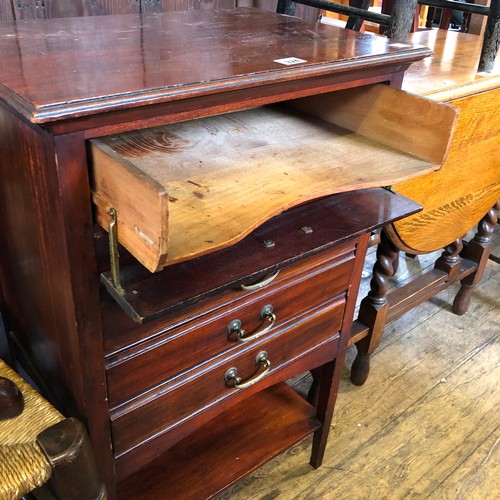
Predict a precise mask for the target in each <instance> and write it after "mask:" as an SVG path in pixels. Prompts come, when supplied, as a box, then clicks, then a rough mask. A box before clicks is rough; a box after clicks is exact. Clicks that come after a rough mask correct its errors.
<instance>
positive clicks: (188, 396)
mask: <svg viewBox="0 0 500 500" xmlns="http://www.w3.org/2000/svg"><path fill="white" fill-rule="evenodd" d="M344 308H345V300H344V299H343V298H342V299H339V300H338V301H336V302H334V303H332V304H330V305H329V306H328V307H320V308H319V309H316V310H314V311H308V312H307V313H306V314H304V315H302V316H300V317H297V318H296V321H295V322H294V324H293V325H291V327H290V329H288V330H286V331H282V332H280V333H277V334H275V335H273V336H272V337H270V338H268V339H267V340H265V341H264V342H261V343H259V345H256V346H254V347H252V348H250V349H245V350H244V351H243V352H233V353H231V355H229V356H228V355H226V354H221V355H219V356H217V357H215V358H213V359H211V360H209V361H207V362H206V363H204V364H202V365H200V366H198V367H196V368H195V369H193V370H189V371H186V372H184V373H182V374H180V375H179V376H178V377H176V378H175V379H172V380H170V381H169V382H167V383H165V384H163V385H162V386H159V387H157V388H155V390H153V391H150V392H149V393H146V394H144V395H142V397H141V398H140V399H138V400H136V401H132V402H130V403H129V404H127V405H124V406H122V407H119V408H117V409H116V410H114V411H112V412H111V419H112V432H113V443H114V450H115V455H117V456H120V455H122V454H124V453H126V452H127V450H129V449H132V448H134V447H136V446H137V445H140V444H142V445H144V446H146V444H145V442H147V441H149V440H151V438H153V437H157V436H159V435H161V434H163V433H165V432H168V431H169V430H171V429H173V428H175V427H176V425H178V424H179V423H181V422H183V421H184V420H185V419H186V418H189V416H190V415H192V414H193V413H196V412H199V411H200V409H204V410H206V409H209V408H210V407H213V406H215V405H216V404H218V403H220V402H221V401H223V400H228V399H231V398H233V397H241V396H242V394H243V392H244V390H245V389H237V388H235V387H234V381H231V380H229V381H226V380H225V374H226V373H227V371H228V370H229V369H231V368H233V367H236V368H237V371H238V376H239V377H241V379H242V383H245V382H247V381H248V380H251V379H255V378H256V377H262V378H261V379H260V380H259V381H258V382H256V383H255V385H254V386H253V387H254V389H256V390H258V389H259V388H264V387H266V386H267V385H269V383H276V382H277V381H278V380H279V378H276V376H277V375H278V377H279V372H280V370H282V369H283V368H285V367H287V366H288V365H290V364H292V363H294V362H296V361H297V360H298V359H299V358H300V357H301V356H303V355H305V354H308V353H310V352H311V351H313V350H314V349H320V348H321V344H323V343H325V342H326V341H328V340H332V341H334V342H335V348H336V344H337V343H338V338H339V334H338V331H339V330H340V327H341V324H342V318H343V314H344ZM330 351H331V348H330ZM262 352H266V353H267V359H268V360H269V361H270V367H269V369H268V370H267V371H266V367H265V366H264V365H263V364H261V365H257V363H256V358H257V356H258V355H259V354H260V353H262ZM331 357H332V353H331V352H330V353H329V359H331ZM311 368H313V367H311ZM264 372H266V373H264Z"/></svg>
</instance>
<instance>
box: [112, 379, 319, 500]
mask: <svg viewBox="0 0 500 500" xmlns="http://www.w3.org/2000/svg"><path fill="white" fill-rule="evenodd" d="M315 413H316V412H315V409H314V408H313V407H312V406H311V405H309V404H308V403H307V402H306V401H305V400H304V399H302V397H300V396H299V395H298V394H297V393H296V392H295V391H293V390H292V389H291V388H289V387H288V386H287V385H286V384H284V383H280V384H277V385H275V386H272V387H270V388H268V389H266V390H264V391H261V392H259V393H257V394H255V395H254V396H252V397H250V398H247V399H245V400H244V401H243V402H241V403H239V404H237V405H235V406H232V407H231V408H229V409H228V410H227V411H225V412H224V413H222V414H221V415H220V416H219V417H217V418H216V419H214V420H213V421H211V422H209V423H208V424H207V425H205V426H203V427H202V428H200V429H198V430H197V431H196V432H194V433H193V434H191V435H190V436H188V437H187V438H186V439H184V440H183V441H181V442H179V443H178V444H177V445H176V446H175V447H173V448H172V449H171V450H169V452H168V453H166V454H165V455H162V456H161V457H159V458H158V459H157V460H156V461H155V462H153V463H152V464H149V465H148V467H145V468H144V469H142V470H140V471H139V472H137V473H135V474H134V475H132V476H130V477H128V478H127V479H125V480H123V481H122V482H120V483H119V484H118V497H119V498H120V499H124V500H125V499H135V498H141V499H144V500H145V499H153V498H165V496H164V495H165V492H168V498H169V499H172V500H173V499H176V498H209V497H211V496H213V495H215V494H217V493H219V492H220V491H222V490H223V489H225V488H227V487H228V486H230V485H231V484H233V483H235V482H236V481H238V480H239V479H241V478H242V477H244V476H245V475H247V474H248V473H250V472H252V471H254V470H255V469H257V468H258V467H260V466H261V465H263V464H264V463H265V462H267V461H268V460H270V459H271V458H273V457H275V456H276V455H278V454H279V453H281V452H283V451H284V450H286V449H287V448H289V447H290V446H292V445H293V444H295V443H297V442H299V441H301V440H302V439H303V438H305V437H306V436H308V435H309V434H311V433H313V432H314V431H315V430H316V429H318V428H319V427H320V424H319V422H318V421H317V420H316V418H315Z"/></svg>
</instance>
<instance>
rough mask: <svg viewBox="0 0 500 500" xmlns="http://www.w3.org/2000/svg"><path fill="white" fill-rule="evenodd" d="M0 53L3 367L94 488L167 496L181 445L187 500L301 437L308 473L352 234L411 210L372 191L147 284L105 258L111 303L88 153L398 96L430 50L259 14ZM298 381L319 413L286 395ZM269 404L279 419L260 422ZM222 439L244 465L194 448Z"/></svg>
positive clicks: (347, 280) (350, 265) (129, 24)
mask: <svg viewBox="0 0 500 500" xmlns="http://www.w3.org/2000/svg"><path fill="white" fill-rule="evenodd" d="M0 39H1V40H2V45H1V47H2V49H1V51H0V62H1V63H2V64H1V66H0V67H1V68H2V70H1V72H0V83H1V85H0V97H1V99H2V104H1V107H0V132H1V133H0V151H1V154H2V158H4V159H5V160H6V161H3V162H2V164H1V167H0V219H1V222H2V232H3V237H4V239H3V244H2V245H1V247H0V263H1V265H0V273H1V275H0V278H1V279H0V283H1V284H2V289H1V292H2V293H1V296H2V309H3V313H4V317H5V320H6V324H7V327H8V330H9V332H10V339H11V342H12V345H13V348H14V350H15V352H16V354H17V356H18V357H19V358H21V359H23V363H24V365H25V366H26V368H27V369H28V371H29V372H30V373H31V374H32V375H33V377H34V378H35V379H36V381H37V382H38V384H39V386H40V387H42V388H43V389H44V391H46V393H47V394H49V397H50V400H51V401H52V402H54V403H56V404H57V406H58V408H59V409H60V410H61V411H63V412H64V413H65V414H68V415H73V416H76V417H80V419H81V420H82V421H83V422H84V423H85V424H86V426H87V428H88V429H89V434H90V439H91V443H92V446H93V448H94V450H95V456H96V460H97V465H98V469H99V472H100V474H101V475H102V476H103V477H104V478H105V480H106V484H107V486H108V487H109V488H108V490H109V494H110V495H111V496H114V494H115V487H116V485H117V483H120V482H121V485H120V484H118V488H119V491H121V494H122V495H123V496H126V495H127V494H133V492H134V491H137V490H135V489H134V488H139V489H140V492H141V494H145V488H146V487H147V486H148V485H149V486H151V487H152V488H160V489H161V491H162V492H164V491H165V489H164V488H165V483H166V482H168V480H169V479H172V480H173V478H172V477H168V476H165V475H162V474H157V473H156V472H154V471H158V470H159V469H158V468H157V467H159V468H160V469H162V468H163V467H164V466H165V463H169V462H171V459H172V457H174V456H175V457H177V455H176V454H177V451H176V450H177V449H178V447H179V446H180V447H181V448H182V449H183V450H185V451H186V452H187V455H188V456H190V457H191V459H193V460H194V459H195V458H196V457H198V460H195V461H193V462H192V464H193V465H194V468H195V469H196V470H197V471H198V472H199V473H200V474H201V478H200V480H199V481H198V482H196V481H194V479H193V478H192V477H190V478H187V481H188V484H187V486H186V485H184V486H182V488H184V492H185V490H186V488H190V489H193V490H194V489H195V488H196V486H195V485H196V484H202V485H203V484H205V485H206V487H207V488H208V489H209V490H211V491H212V492H213V491H216V490H217V489H220V488H221V487H223V486H224V484H227V483H228V482H231V481H234V480H236V479H238V478H239V477H241V476H242V475H243V474H245V473H247V472H248V471H250V470H252V469H253V468H254V467H256V466H258V465H259V464H261V463H262V462H263V461H265V460H267V459H268V458H270V457H272V456H274V455H275V454H276V453H278V452H280V451H281V450H283V449H284V448H286V447H287V446H289V445H290V444H291V443H293V442H295V441H297V440H299V439H301V438H302V437H303V436H305V435H307V434H310V433H312V432H313V433H314V436H315V437H314V444H313V451H312V459H311V460H312V463H313V465H315V466H317V465H319V464H320V463H321V458H322V453H323V451H324V447H325V444H326V439H327V435H328V429H329V422H330V419H331V416H332V412H333V405H334V401H335V397H336V392H337V389H336V387H337V384H338V378H339V376H340V371H341V369H342V362H343V356H344V354H345V348H346V344H347V337H348V336H349V331H350V325H351V320H352V315H353V308H354V300H355V296H356V291H357V288H358V284H359V279H360V273H361V269H362V263H363V257H364V252H365V250H366V245H367V239H368V233H369V232H370V231H371V230H373V229H374V228H375V227H377V226H379V225H381V224H387V223H388V222H389V221H391V220H394V219H397V218H399V217H401V216H403V215H405V214H408V213H410V212H414V211H415V210H416V209H417V207H416V205H415V204H414V203H411V202H409V201H408V200H406V199H405V198H402V197H400V196H399V195H395V194H394V193H391V192H390V191H388V190H384V189H375V190H369V191H362V192H356V193H352V194H349V193H343V194H338V195H335V196H332V197H327V198H322V199H320V200H318V201H316V202H313V203H309V204H306V205H302V206H298V207H295V208H294V209H293V213H292V212H291V211H290V212H285V213H284V214H282V215H279V216H277V217H276V218H273V219H271V220H269V221H268V222H267V223H266V224H265V225H264V226H262V227H261V228H259V230H260V231H261V232H259V230H256V231H254V232H253V233H251V235H249V236H248V237H246V238H244V239H243V240H242V241H240V242H239V243H237V244H235V245H232V246H230V247H228V248H226V249H222V250H220V251H218V252H211V253H209V254H207V255H206V256H202V257H199V258H197V259H190V260H187V261H185V262H180V263H178V264H176V265H172V266H167V267H166V268H165V270H163V271H161V272H158V273H154V274H152V273H150V272H149V271H147V270H146V269H145V268H144V267H143V266H142V265H141V264H139V262H138V261H137V260H136V259H135V258H134V257H133V256H131V255H125V254H126V252H125V251H124V250H123V249H120V253H122V258H121V259H120V260H119V264H120V272H119V273H118V274H117V275H118V276H119V277H120V279H121V287H123V292H121V291H120V289H119V288H118V287H117V286H116V285H117V283H116V282H115V281H114V279H113V280H112V281H110V279H109V275H110V272H111V267H112V266H111V262H110V255H109V251H108V248H109V246H108V238H107V236H106V235H105V233H103V231H102V229H101V228H99V227H98V225H97V221H96V218H95V216H94V207H93V205H92V194H91V184H92V182H93V171H92V168H93V165H92V162H91V159H90V149H91V141H92V140H96V141H97V140H104V139H103V138H104V137H105V136H109V135H117V134H126V133H131V132H136V131H141V130H143V129H148V128H151V127H163V126H165V125H167V124H175V123H177V122H181V121H187V120H192V119H201V118H205V117H209V116H216V115H220V114H223V113H228V112H236V111H240V110H244V109H250V108H252V109H255V108H257V107H261V106H266V105H270V104H273V103H276V102H278V101H279V102H283V101H290V100H292V99H299V98H306V97H309V96H314V95H318V94H322V96H323V97H324V98H325V102H327V101H328V98H329V96H330V97H331V95H332V93H334V92H337V91H341V90H344V89H346V88H349V89H353V88H355V87H361V86H366V85H372V84H375V83H381V82H385V83H389V84H390V85H392V86H393V87H396V88H397V87H399V86H400V84H401V81H402V77H403V73H404V71H405V70H406V69H407V68H408V66H409V65H410V64H411V63H412V62H414V61H417V60H420V59H422V58H423V57H425V56H427V55H428V54H429V53H430V52H429V50H428V49H426V48H425V47H422V46H420V47H413V46H411V45H408V44H393V43H392V42H391V41H389V40H388V39H385V38H378V37H373V36H369V35H363V34H360V33H355V32H352V31H347V30H341V29H337V28H333V27H330V26H324V25H321V24H317V23H315V24H313V23H306V22H303V21H301V20H298V19H296V18H292V17H289V16H281V15H278V14H274V13H266V12H262V11H259V10H256V9H237V10H235V11H224V10H210V11H200V10H198V11H190V12H179V13H168V14H165V15H161V14H155V15H146V14H144V15H136V14H130V15H122V16H95V17H83V18H64V19H57V20H50V19H49V20H40V21H31V22H21V23H14V22H7V23H2V24H0ZM263 47H266V50H265V51H264V52H263V49H262V48H263ZM400 98H401V99H405V97H404V95H402V96H401V97H400ZM398 99H399V97H397V96H396V97H395V98H394V99H391V100H390V106H391V109H390V111H391V113H392V112H393V109H394V108H397V107H398V106H397V105H396V104H397V102H398ZM432 107H434V105H433V106H432ZM365 111H366V113H367V114H369V113H368V110H365ZM354 116H358V117H359V116H360V114H359V113H358V114H356V115H354ZM331 128H332V129H334V128H335V127H334V126H333V125H331ZM403 128H404V124H401V129H403ZM353 130H354V129H353ZM261 139H262V140H263V141H265V140H266V137H264V136H263V137H262V138H261ZM341 139H342V138H341ZM96 141H94V143H95V142H96ZM162 144H163V143H162V142H161V141H160V143H159V144H158V146H159V147H160V148H161V146H162ZM164 149H166V152H167V153H168V151H169V148H168V147H167V148H164ZM275 152H276V151H275ZM143 153H144V151H143V149H141V148H137V149H136V155H138V156H140V155H142V154H143ZM247 155H248V156H250V155H249V154H248V151H245V150H244V151H242V154H241V160H242V161H243V160H244V159H245V160H246V159H247ZM199 160H200V161H205V160H207V158H206V154H205V153H203V149H200V157H199ZM424 163H425V162H424ZM428 166H429V165H428V164H426V168H428ZM308 167H309V166H308V165H307V164H305V165H304V170H307V169H308ZM200 168H202V167H200ZM228 168H231V166H229V167H228ZM181 173H182V171H181ZM190 180H191V179H190V178H187V179H186V183H187V184H189V185H190V186H191V190H192V191H193V192H197V193H198V194H199V195H201V196H204V191H203V184H202V182H200V179H196V180H194V181H193V182H189V181H190ZM265 187H266V178H265V176H264V177H263V179H262V186H260V188H259V190H265ZM354 187H357V186H354ZM242 190H245V186H242ZM205 191H206V190H205ZM275 194H279V193H276V192H270V193H269V196H270V197H273V196H274V195H275ZM253 196H254V193H252V192H250V191H249V192H248V198H249V199H251V198H252V197H253ZM131 203H132V204H134V206H137V207H138V206H139V205H140V203H138V202H137V203H136V202H135V200H134V199H132V200H131ZM169 203H170V204H175V203H176V200H175V198H174V197H172V198H171V199H169ZM297 214H302V215H301V216H300V217H302V219H301V220H302V221H303V222H301V224H300V225H299V227H297V221H298V220H299V219H300V217H299V215H297ZM145 216H147V214H146V215H145ZM117 217H118V220H120V213H119V212H118V214H117ZM200 223H201V224H202V223H203V221H202V220H200ZM112 232H113V231H112ZM252 236H253V237H252ZM118 239H119V234H118ZM206 239H207V240H210V239H211V234H209V233H208V232H207V235H206ZM113 254H114V256H115V257H116V253H115V252H114V251H113ZM112 262H113V263H114V264H115V263H117V260H114V259H113V261H112ZM278 270H279V271H280V274H279V275H278V276H277V277H276V278H275V279H274V281H270V280H269V279H266V280H265V281H264V283H262V282H260V280H261V279H262V278H263V277H264V276H267V275H268V274H269V273H272V275H273V276H274V275H275V272H276V271H278ZM100 279H102V280H103V281H104V282H107V283H108V285H109V284H111V287H110V289H113V288H114V289H115V291H116V293H115V298H117V297H120V304H118V303H117V302H116V300H115V299H114V298H112V297H111V296H110V295H109V293H107V291H106V290H105V289H104V287H101V286H100V283H99V281H100ZM256 282H260V285H262V286H259V285H257V286H255V285H256ZM266 283H268V285H267V286H263V285H264V284H266ZM242 284H243V285H245V288H244V289H242V288H241V286H240V285H242ZM268 306H272V307H268ZM123 309H125V311H124V310H123ZM127 313H128V314H127ZM134 315H135V316H134ZM130 316H134V319H136V320H138V321H134V320H133V319H132V318H131V317H130ZM236 320H238V321H236ZM141 322H142V323H141ZM243 330H244V331H245V332H246V333H245V332H244V331H243ZM249 332H252V334H251V335H250V337H253V339H251V340H250V341H249V342H245V340H248V339H247V335H249ZM264 333H265V334H264ZM267 334H268V335H267ZM241 340H243V341H241ZM319 367H322V368H321V369H320V370H318V368H319ZM311 369H314V370H315V373H316V374H317V375H318V373H319V372H320V375H319V377H320V378H319V392H318V393H317V394H312V395H311V401H317V404H316V405H311V404H309V403H307V402H305V401H303V400H301V399H300V398H297V397H296V396H295V395H294V394H291V393H290V391H289V389H287V387H286V386H285V385H284V384H283V381H284V380H286V379H288V378H289V377H290V376H292V375H296V374H297V373H300V372H302V371H305V370H311ZM247 382H251V383H250V384H247ZM235 384H236V386H235ZM247 385H248V387H246V386H247ZM267 407H270V408H273V409H274V408H275V409H276V411H273V412H272V414H271V413H269V420H268V427H264V426H263V425H262V422H263V420H262V419H264V420H265V419H266V413H268V412H266V408H267ZM256 408H258V409H259V414H258V415H257V416H256V421H255V422H254V421H253V420H252V415H253V414H254V412H255V409H256ZM278 409H279V410H278ZM284 412H286V419H285V422H283V419H282V415H284V414H285V413H284ZM241 415H247V416H249V418H248V421H247V420H245V421H244V422H243V423H242V424H241V425H242V428H241V429H239V427H240V425H239V424H240V422H241V420H242V418H241ZM279 422H281V424H279ZM228 429H236V430H237V431H238V429H239V432H240V433H241V436H240V435H238V438H237V439H232V440H230V443H231V448H230V450H232V451H231V453H237V455H234V454H233V455H232V457H234V456H238V457H240V458H241V460H240V461H238V464H235V461H234V460H232V461H231V464H230V465H231V466H232V467H233V468H231V467H229V466H228V464H227V463H226V464H225V466H222V465H221V466H220V467H216V468H213V467H212V464H214V463H215V460H216V459H220V458H222V459H224V458H227V456H226V455H223V454H221V453H219V452H218V448H217V446H216V443H215V442H213V443H212V442H211V444H212V446H211V449H209V450H208V452H212V453H211V454H210V456H208V457H207V456H206V455H203V454H201V453H200V447H202V446H204V445H203V439H206V437H207V436H208V435H219V436H221V439H222V438H224V437H225V436H226V435H227V436H228V435H229V431H228ZM267 432H269V434H267ZM263 433H265V435H264V434H263ZM243 436H244V437H243ZM269 436H271V437H269ZM274 438H275V439H274ZM200 440H201V441H200ZM222 443H226V441H222ZM240 445H245V448H244V449H243V450H242V449H240V448H239V446H240ZM247 445H248V446H247ZM226 451H227V449H226ZM213 455H215V456H213ZM247 459H248V461H247ZM200 461H201V462H202V463H200ZM207 465H209V466H210V467H209V469H208V470H207V468H206V467H207ZM146 466H147V467H146ZM141 468H142V469H141ZM214 470H217V471H219V473H217V474H215V473H214ZM228 471H230V472H229V473H228ZM153 472H154V477H152V476H151V474H153ZM178 472H180V473H182V468H180V470H179V471H178ZM153 483H154V484H153ZM180 485H182V478H180V479H179V482H178V483H177V487H179V486H180ZM172 488H173V487H172ZM172 491H174V490H173V489H172ZM207 494H208V492H207Z"/></svg>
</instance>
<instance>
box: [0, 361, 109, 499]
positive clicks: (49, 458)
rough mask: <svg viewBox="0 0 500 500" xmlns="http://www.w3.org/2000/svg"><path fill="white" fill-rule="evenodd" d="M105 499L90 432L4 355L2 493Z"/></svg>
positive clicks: (0, 375) (0, 371) (0, 368)
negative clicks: (65, 414) (62, 411)
mask: <svg viewBox="0 0 500 500" xmlns="http://www.w3.org/2000/svg"><path fill="white" fill-rule="evenodd" d="M27 493H30V494H31V495H32V497H33V496H34V497H35V498H43V499H45V500H47V499H50V498H55V499H62V500H66V499H67V500H75V499H81V500H86V499H88V500H91V499H104V498H106V490H105V487H104V485H103V484H102V483H101V482H100V480H99V478H98V476H97V472H96V467H95V464H94V459H93V455H92V451H91V448H90V442H89V439H88V436H87V432H86V430H85V428H84V426H83V425H82V423H81V422H80V421H79V420H77V419H75V418H64V417H63V416H62V415H61V414H60V413H59V412H58V411H57V410H56V409H55V408H53V407H52V406H51V405H50V404H49V403H48V402H47V401H46V400H45V399H43V398H42V397H41V396H40V395H39V394H38V393H37V392H36V391H35V390H34V389H33V388H32V387H31V386H29V385H28V384H27V383H26V382H25V381H24V380H23V379H22V378H21V377H20V376H19V375H18V374H17V373H16V372H14V371H13V370H12V369H11V368H9V367H8V366H7V365H6V364H5V363H4V362H3V361H2V360H0V498H1V499H3V500H11V499H12V500H14V499H18V498H21V497H23V496H24V495H26V494H27Z"/></svg>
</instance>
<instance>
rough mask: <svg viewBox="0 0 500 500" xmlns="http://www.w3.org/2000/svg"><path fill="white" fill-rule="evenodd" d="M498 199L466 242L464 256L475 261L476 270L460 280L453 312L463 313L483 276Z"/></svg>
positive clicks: (498, 206) (495, 219) (495, 221)
mask: <svg viewBox="0 0 500 500" xmlns="http://www.w3.org/2000/svg"><path fill="white" fill-rule="evenodd" d="M499 210H500V200H499V201H497V203H496V204H495V206H494V207H493V208H492V209H491V210H489V211H488V213H487V214H486V215H485V216H484V217H483V218H482V219H481V221H480V222H479V224H478V226H477V233H476V235H475V236H474V238H473V239H472V240H471V241H470V242H469V243H468V245H467V248H466V249H465V251H464V257H465V258H467V259H470V260H472V261H474V262H476V263H477V269H476V271H475V272H474V273H473V274H471V275H469V276H467V277H466V278H464V279H463V280H462V281H461V286H460V290H459V291H458V293H457V295H456V296H455V300H454V301H453V312H454V313H455V314H458V315H462V314H465V313H466V312H467V309H468V308H469V305H470V301H471V297H472V291H473V289H474V287H475V286H476V285H477V284H478V283H479V281H480V280H481V278H482V277H483V273H484V268H485V267H486V263H487V261H488V257H489V255H490V252H491V235H492V234H493V231H494V229H495V225H496V224H497V222H498V211H499Z"/></svg>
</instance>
